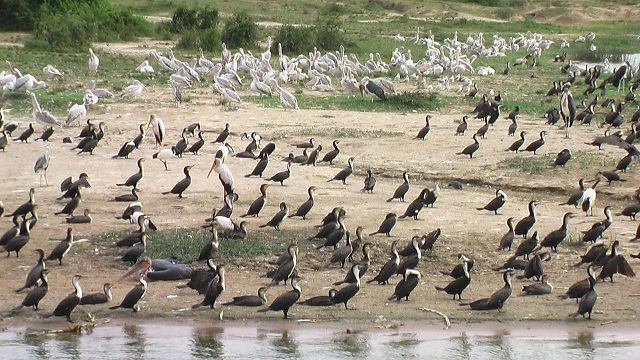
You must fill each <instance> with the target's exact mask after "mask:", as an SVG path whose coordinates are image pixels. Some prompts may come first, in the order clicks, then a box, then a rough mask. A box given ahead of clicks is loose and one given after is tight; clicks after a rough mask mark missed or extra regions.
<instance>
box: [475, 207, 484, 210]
mask: <svg viewBox="0 0 640 360" xmlns="http://www.w3.org/2000/svg"><path fill="white" fill-rule="evenodd" d="M476 210H484V208H483V207H479V208H476Z"/></svg>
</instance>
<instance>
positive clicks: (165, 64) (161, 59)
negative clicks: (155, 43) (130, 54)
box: [149, 50, 175, 71]
mask: <svg viewBox="0 0 640 360" xmlns="http://www.w3.org/2000/svg"><path fill="white" fill-rule="evenodd" d="M149 55H151V56H153V58H154V59H156V60H157V61H158V64H160V67H162V68H164V69H166V70H169V71H174V70H175V69H174V68H173V67H172V66H173V63H172V62H171V60H169V58H167V57H165V56H162V55H160V54H158V52H157V51H156V50H151V51H149Z"/></svg>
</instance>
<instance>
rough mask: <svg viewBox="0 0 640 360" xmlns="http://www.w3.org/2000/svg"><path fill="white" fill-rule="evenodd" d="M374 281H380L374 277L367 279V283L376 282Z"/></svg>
mask: <svg viewBox="0 0 640 360" xmlns="http://www.w3.org/2000/svg"><path fill="white" fill-rule="evenodd" d="M374 281H378V280H377V279H376V278H373V279H371V280H367V284H371V283H372V282H374Z"/></svg>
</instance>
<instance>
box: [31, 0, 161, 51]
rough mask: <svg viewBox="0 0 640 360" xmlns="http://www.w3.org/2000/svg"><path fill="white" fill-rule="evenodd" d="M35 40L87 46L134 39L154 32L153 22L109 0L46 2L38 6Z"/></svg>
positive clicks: (61, 45)
mask: <svg viewBox="0 0 640 360" xmlns="http://www.w3.org/2000/svg"><path fill="white" fill-rule="evenodd" d="M38 12H39V15H38V16H39V17H38V19H37V21H36V23H35V27H34V31H33V35H34V39H35V40H34V41H33V42H30V43H27V44H26V45H30V44H45V45H46V46H47V47H53V48H55V49H61V48H65V47H79V46H86V45H88V44H89V43H90V42H91V41H117V40H132V39H134V38H135V37H136V36H139V35H147V36H148V35H150V34H151V33H152V30H151V26H150V24H149V23H148V22H147V21H145V20H144V19H143V18H142V17H140V16H137V15H134V14H133V12H132V11H131V10H130V9H124V8H121V7H119V6H115V5H112V4H111V3H110V2H108V1H107V0H84V1H71V0H59V1H50V2H46V3H44V4H43V5H41V6H40V7H39V11H38Z"/></svg>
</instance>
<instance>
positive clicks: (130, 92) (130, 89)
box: [120, 80, 147, 99]
mask: <svg viewBox="0 0 640 360" xmlns="http://www.w3.org/2000/svg"><path fill="white" fill-rule="evenodd" d="M146 89H147V87H146V86H144V85H143V84H142V83H141V82H140V81H139V80H133V84H131V85H129V86H127V87H126V88H124V90H122V92H121V93H120V99H123V98H126V97H129V96H133V97H136V96H138V95H140V94H141V93H142V90H146Z"/></svg>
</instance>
